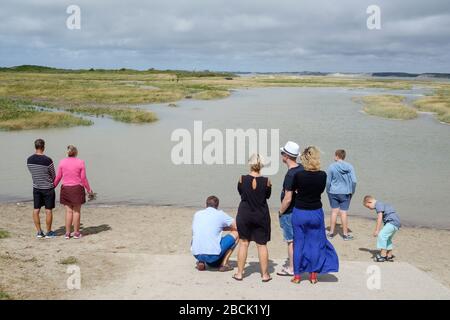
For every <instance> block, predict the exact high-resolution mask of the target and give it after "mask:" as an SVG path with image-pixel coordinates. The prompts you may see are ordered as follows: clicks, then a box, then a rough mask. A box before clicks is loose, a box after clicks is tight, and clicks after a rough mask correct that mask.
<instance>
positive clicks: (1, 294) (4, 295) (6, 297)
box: [0, 290, 13, 300]
mask: <svg viewBox="0 0 450 320" xmlns="http://www.w3.org/2000/svg"><path fill="white" fill-rule="evenodd" d="M0 300H13V298H12V297H11V296H10V295H9V294H7V293H6V292H4V291H2V290H0Z"/></svg>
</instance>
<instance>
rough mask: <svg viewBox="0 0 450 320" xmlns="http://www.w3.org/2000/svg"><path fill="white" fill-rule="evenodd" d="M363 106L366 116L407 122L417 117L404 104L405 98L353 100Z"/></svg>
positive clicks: (393, 96) (374, 97)
mask: <svg viewBox="0 0 450 320" xmlns="http://www.w3.org/2000/svg"><path fill="white" fill-rule="evenodd" d="M353 99H354V101H357V102H361V103H362V104H363V105H364V108H363V110H364V112H366V113H367V114H370V115H373V116H377V117H383V118H388V119H400V120H409V119H414V118H416V117H417V111H416V110H415V109H413V108H411V107H408V106H407V105H406V104H405V97H402V96H396V95H373V96H365V97H358V98H353Z"/></svg>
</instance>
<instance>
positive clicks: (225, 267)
mask: <svg viewBox="0 0 450 320" xmlns="http://www.w3.org/2000/svg"><path fill="white" fill-rule="evenodd" d="M231 270H233V267H232V266H230V265H228V264H226V265H224V266H221V267H220V268H219V271H220V272H227V271H231Z"/></svg>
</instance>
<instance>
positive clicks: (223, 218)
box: [191, 207, 234, 256]
mask: <svg viewBox="0 0 450 320" xmlns="http://www.w3.org/2000/svg"><path fill="white" fill-rule="evenodd" d="M233 221H234V220H233V218H232V217H230V216H229V215H227V214H226V213H225V212H223V211H222V210H217V209H214V208H212V207H208V208H206V209H205V210H200V211H198V212H196V213H195V215H194V220H193V222H192V245H191V251H192V254H193V255H194V256H195V255H199V254H211V255H218V254H220V252H221V248H220V240H222V231H223V228H226V227H230V226H231V225H232V223H233Z"/></svg>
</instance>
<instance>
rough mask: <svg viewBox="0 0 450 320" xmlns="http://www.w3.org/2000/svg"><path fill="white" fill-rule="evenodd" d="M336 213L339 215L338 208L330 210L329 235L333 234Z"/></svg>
mask: <svg viewBox="0 0 450 320" xmlns="http://www.w3.org/2000/svg"><path fill="white" fill-rule="evenodd" d="M338 213H339V208H336V209H331V217H330V234H334V229H335V228H336V220H337V215H338Z"/></svg>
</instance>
